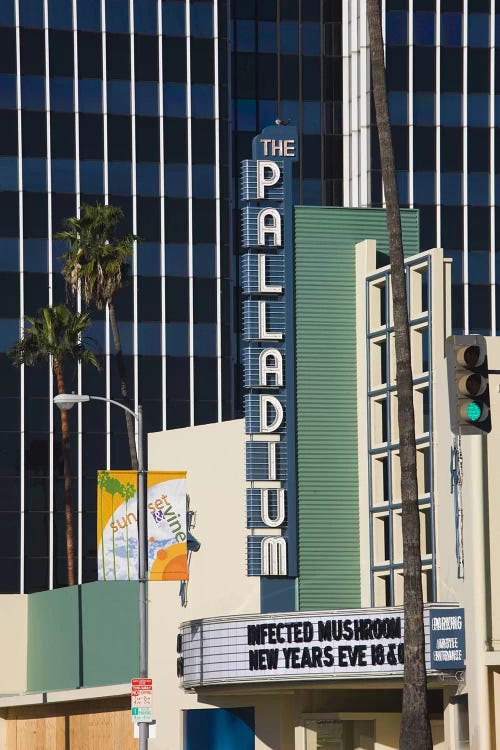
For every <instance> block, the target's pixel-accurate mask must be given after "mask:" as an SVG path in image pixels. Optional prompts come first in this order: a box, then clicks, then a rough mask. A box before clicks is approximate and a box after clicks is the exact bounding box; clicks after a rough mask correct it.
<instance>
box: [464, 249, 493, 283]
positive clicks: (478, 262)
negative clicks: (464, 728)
mask: <svg viewBox="0 0 500 750" xmlns="http://www.w3.org/2000/svg"><path fill="white" fill-rule="evenodd" d="M489 281H490V254H489V253H486V252H475V253H469V283H470V284H488V283H489Z"/></svg>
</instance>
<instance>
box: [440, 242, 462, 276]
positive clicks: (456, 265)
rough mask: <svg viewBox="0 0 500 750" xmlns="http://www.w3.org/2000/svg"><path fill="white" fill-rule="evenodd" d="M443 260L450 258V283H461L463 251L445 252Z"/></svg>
mask: <svg viewBox="0 0 500 750" xmlns="http://www.w3.org/2000/svg"><path fill="white" fill-rule="evenodd" d="M444 256H445V258H451V259H452V261H453V263H452V264H451V283H452V284H461V283H462V281H463V269H462V263H463V257H464V254H463V251H462V250H447V249H446V250H445V252H444Z"/></svg>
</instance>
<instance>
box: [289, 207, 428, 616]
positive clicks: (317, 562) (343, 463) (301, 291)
mask: <svg viewBox="0 0 500 750" xmlns="http://www.w3.org/2000/svg"><path fill="white" fill-rule="evenodd" d="M401 223H402V230H403V244H404V249H405V255H413V254H414V253H416V252H418V251H419V241H418V238H419V227H418V212H417V211H415V210H403V211H401ZM365 239H374V240H376V241H377V248H378V250H380V251H382V252H384V251H385V252H388V241H387V231H386V217H385V211H384V210H383V209H345V208H331V207H296V208H295V316H296V392H297V489H298V500H299V511H298V525H299V584H298V591H299V608H300V609H302V610H308V609H328V608H348V607H358V606H359V605H360V571H359V513H358V444H357V415H356V399H357V393H356V290H355V258H354V246H355V245H356V244H357V243H358V242H361V241H362V240H365Z"/></svg>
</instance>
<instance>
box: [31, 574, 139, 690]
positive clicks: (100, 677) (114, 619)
mask: <svg viewBox="0 0 500 750" xmlns="http://www.w3.org/2000/svg"><path fill="white" fill-rule="evenodd" d="M138 597H139V590H138V584H137V583H136V582H134V581H120V582H104V581H102V582H101V581H96V582H95V583H87V584H84V585H82V586H71V587H68V588H64V589H56V590H54V591H44V592H40V593H38V594H30V596H29V599H28V690H30V691H48V690H65V689H70V688H76V687H91V686H95V685H113V684H118V683H122V682H128V681H129V680H130V679H131V678H132V677H135V676H137V674H138V669H139V598H138Z"/></svg>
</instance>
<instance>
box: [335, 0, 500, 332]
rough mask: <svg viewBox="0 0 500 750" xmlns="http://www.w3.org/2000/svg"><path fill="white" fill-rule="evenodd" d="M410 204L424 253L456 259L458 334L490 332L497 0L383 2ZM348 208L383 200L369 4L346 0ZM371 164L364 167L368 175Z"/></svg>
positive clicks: (402, 185) (403, 193)
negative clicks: (441, 252)
mask: <svg viewBox="0 0 500 750" xmlns="http://www.w3.org/2000/svg"><path fill="white" fill-rule="evenodd" d="M382 7H383V11H384V13H383V18H384V27H385V40H386V65H387V85H388V98H389V108H390V115H391V121H392V125H393V139H394V149H395V156H396V167H397V169H398V183H399V191H400V200H401V204H402V205H403V206H411V207H416V208H419V210H420V226H421V245H422V248H423V249H425V248H430V247H433V246H442V247H443V248H444V249H445V251H446V255H447V257H452V258H453V261H454V262H453V316H454V321H453V325H454V330H455V331H456V332H457V333H458V332H462V331H465V332H471V333H483V334H493V335H495V334H496V332H497V330H498V329H499V328H500V300H498V299H497V297H498V295H497V293H496V290H497V285H498V283H499V279H500V267H499V265H498V258H497V253H496V250H495V248H496V240H497V237H498V231H499V228H500V225H499V219H500V217H499V214H498V208H497V204H498V191H497V186H498V181H497V178H496V175H497V174H498V173H499V171H500V170H499V168H498V153H499V152H498V137H497V135H496V129H495V128H496V126H498V124H499V114H498V112H499V109H498V101H499V98H498V87H499V81H500V78H499V73H498V62H499V60H500V57H499V56H498V55H497V54H496V47H497V45H498V44H499V43H500V25H499V19H500V15H499V13H498V11H499V10H500V8H499V7H498V4H497V5H496V6H495V3H494V2H490V0H473V1H472V0H446V2H445V0H382ZM343 8H344V36H343V51H344V62H345V65H344V80H345V81H348V83H346V86H345V91H344V105H345V106H344V145H345V151H344V165H345V169H344V205H346V206H350V205H352V206H354V205H360V206H362V205H373V206H376V205H381V203H382V186H381V175H380V158H379V154H378V145H377V136H376V129H375V116H374V111H373V106H372V103H371V101H370V96H369V91H370V81H369V65H368V55H369V49H368V47H367V29H366V1H365V0H355V1H354V2H352V1H351V0H344V2H343ZM367 167H368V168H367Z"/></svg>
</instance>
